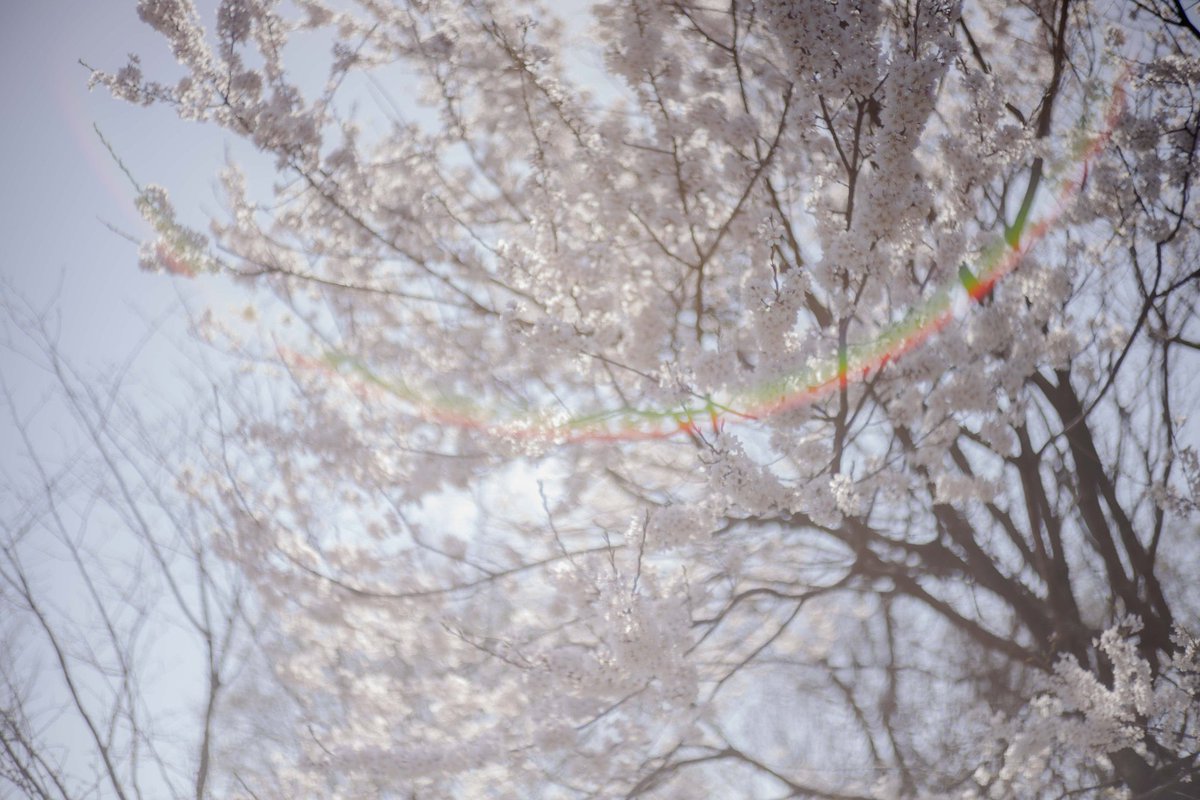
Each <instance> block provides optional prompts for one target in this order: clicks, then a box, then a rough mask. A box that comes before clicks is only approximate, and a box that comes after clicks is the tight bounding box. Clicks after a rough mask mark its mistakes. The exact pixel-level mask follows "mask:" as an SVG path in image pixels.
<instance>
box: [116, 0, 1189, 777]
mask: <svg viewBox="0 0 1200 800" xmlns="http://www.w3.org/2000/svg"><path fill="white" fill-rule="evenodd" d="M138 12H139V14H140V15H141V17H142V19H143V20H144V21H145V22H146V23H148V24H149V25H151V26H152V27H154V28H155V29H156V30H158V31H159V32H160V33H161V34H162V35H163V36H164V37H165V39H166V41H167V42H168V44H169V46H170V48H171V49H172V51H173V53H174V55H175V57H176V58H177V60H178V61H179V63H180V65H181V67H182V76H181V77H178V79H174V78H170V77H167V76H149V77H147V76H145V75H143V72H142V69H141V66H140V63H139V61H138V60H137V59H136V58H134V59H131V61H130V62H129V64H128V65H126V66H125V67H124V68H122V69H120V70H118V71H115V72H96V73H94V76H93V80H94V81H95V83H96V84H98V85H101V86H103V87H106V88H107V89H108V90H110V91H111V92H112V93H113V94H114V95H116V96H117V97H120V98H123V99H125V100H128V101H131V102H135V103H144V104H160V105H168V106H170V107H172V108H173V109H175V110H176V111H177V112H178V114H179V116H180V117H181V118H182V119H185V120H196V121H203V122H204V123H207V124H211V125H217V126H220V127H221V128H223V129H224V130H226V131H228V132H229V133H230V134H231V135H233V136H236V137H241V138H244V139H246V140H247V141H249V142H251V143H253V144H254V145H255V146H256V147H257V148H258V149H259V150H261V151H262V152H263V153H264V154H265V155H266V156H267V158H268V160H269V161H270V163H271V164H272V165H273V168H274V169H275V170H276V172H277V176H278V179H277V182H276V185H275V186H273V187H264V186H258V185H255V184H254V182H253V181H252V180H251V179H250V178H248V177H247V175H248V173H246V172H244V171H242V170H241V169H239V167H238V166H236V165H233V164H231V165H230V166H229V167H228V168H227V169H226V170H224V172H223V173H222V175H221V181H222V185H223V187H224V189H225V193H226V198H227V206H228V207H227V213H225V214H224V215H222V216H221V217H219V218H217V219H215V220H214V221H213V222H212V225H211V230H210V231H209V232H208V233H207V234H205V233H201V232H199V231H195V230H192V229H190V228H188V227H186V226H185V225H184V223H183V222H182V221H181V220H180V219H179V218H177V217H176V216H175V213H174V210H173V208H172V205H171V202H170V200H169V199H168V196H167V194H166V192H165V191H164V190H162V189H161V188H158V187H153V186H148V187H146V188H144V189H143V190H142V191H141V193H140V196H139V205H140V207H141V208H142V210H143V212H144V213H145V214H146V216H147V219H149V220H150V221H151V222H152V223H153V224H154V225H155V227H156V229H157V230H158V232H159V236H158V238H157V239H156V240H154V241H151V242H148V243H147V244H146V245H145V247H144V249H143V259H142V261H143V265H144V266H146V267H147V268H152V269H163V270H166V271H169V272H172V273H176V274H183V275H189V276H194V277H195V278H196V279H197V280H205V279H207V276H209V275H212V274H222V275H228V276H233V277H234V278H235V279H236V280H238V281H239V282H241V283H242V284H244V285H245V287H246V292H247V302H248V303H249V309H248V312H247V314H246V316H247V317H252V318H253V319H252V320H250V321H247V320H245V319H233V318H223V317H221V316H220V315H213V316H211V317H210V318H209V319H208V321H207V329H206V330H207V333H206V335H207V336H209V337H210V338H211V340H212V341H214V342H218V343H220V344H221V345H222V346H223V347H225V348H226V349H227V350H228V351H229V352H231V353H234V354H235V355H236V356H238V357H239V358H241V359H244V362H245V364H246V365H247V367H248V368H250V369H251V370H252V372H253V374H254V375H256V376H257V377H258V379H259V380H260V381H261V384H260V388H259V390H258V393H259V394H258V395H257V396H256V401H255V402H254V403H247V404H246V405H245V407H242V408H239V409H238V410H237V413H232V412H231V413H227V414H225V415H224V416H223V418H222V423H221V429H220V436H219V437H217V438H210V439H208V440H204V441H201V442H200V444H199V445H198V446H197V447H198V453H197V455H196V460H197V463H199V464H208V465H210V466H209V467H208V468H207V469H200V468H197V469H193V470H191V471H190V472H189V473H188V476H187V477H186V479H184V480H183V481H182V483H183V486H184V489H185V490H186V491H187V492H189V493H191V495H192V496H193V497H194V498H196V499H197V500H196V501H197V502H201V501H207V499H211V498H217V502H219V503H220V504H221V507H222V509H223V511H222V518H223V519H227V520H228V521H229V522H228V524H227V525H224V526H221V527H219V528H218V529H216V530H214V531H213V533H212V535H211V538H210V540H209V542H208V546H210V547H212V548H214V550H215V551H216V552H218V553H219V554H220V555H221V556H223V557H224V558H225V559H227V560H228V561H229V563H232V564H234V565H236V566H237V568H238V569H239V571H240V574H241V575H242V576H243V577H244V578H245V579H246V580H248V581H249V582H250V584H252V585H253V586H254V588H255V593H256V602H257V603H259V604H261V606H262V608H263V609H264V611H265V614H266V622H265V623H264V630H263V632H262V634H261V635H262V637H264V638H263V643H264V644H263V646H264V647H265V648H267V652H268V653H269V660H268V662H267V664H268V665H267V668H265V669H264V670H263V672H262V673H261V674H260V675H259V676H258V678H256V679H255V680H254V681H250V680H247V681H245V682H244V683H243V684H241V685H239V686H238V687H236V688H235V690H234V692H235V693H234V694H233V695H232V696H231V699H230V700H229V701H227V702H226V704H225V712H226V714H227V715H228V718H229V720H230V722H229V728H228V735H227V737H226V739H225V746H224V749H223V750H222V751H221V752H222V758H221V759H220V763H219V765H218V766H217V767H216V769H217V771H218V772H219V773H220V783H219V788H215V789H213V790H212V791H214V792H219V793H227V794H228V795H229V796H239V797H247V798H250V797H260V798H265V797H338V798H366V797H380V798H383V797H413V798H416V797H539V798H574V797H664V798H665V797H678V798H693V797H722V798H736V797H747V798H749V797H753V798H768V797H828V798H849V797H856V798H859V797H880V798H884V797H941V796H947V797H948V796H954V797H964V796H966V797H994V798H1000V797H1027V796H1044V797H1057V796H1061V797H1067V796H1094V797H1110V796H1111V797H1143V798H1149V797H1159V798H1166V797H1188V796H1194V793H1195V792H1196V791H1197V789H1196V788H1195V787H1196V785H1197V784H1196V783H1195V782H1193V779H1200V775H1197V773H1198V772H1200V744H1198V741H1197V737H1198V736H1200V725H1198V722H1197V714H1198V712H1200V708H1198V706H1197V692H1198V689H1200V683H1198V681H1200V653H1198V650H1197V639H1196V635H1197V633H1200V624H1198V623H1197V620H1198V619H1200V593H1198V592H1197V588H1196V587H1197V585H1200V583H1198V582H1197V581H1196V576H1197V575H1198V574H1200V563H1198V562H1200V539H1198V538H1197V536H1198V534H1200V527H1198V525H1197V510H1198V507H1197V497H1200V463H1198V460H1197V439H1196V421H1195V419H1194V418H1193V417H1194V412H1195V411H1196V408H1195V405H1196V400H1195V398H1196V396H1197V392H1196V388H1197V387H1196V384H1195V381H1196V378H1195V375H1196V367H1197V351H1198V350H1200V323H1198V322H1197V320H1198V316H1197V314H1196V310H1197V303H1198V301H1200V292H1198V286H1200V270H1198V269H1197V264H1198V263H1200V229H1198V228H1197V224H1196V220H1197V219H1200V209H1198V208H1197V203H1196V200H1195V198H1194V196H1193V192H1192V189H1193V180H1194V178H1195V176H1196V174H1197V162H1196V159H1197V136H1198V133H1200V100H1198V98H1197V97H1196V93H1195V87H1196V86H1198V85H1200V31H1198V30H1197V19H1198V17H1197V11H1196V9H1195V8H1194V7H1189V6H1188V4H1187V3H1186V2H1178V0H1176V1H1175V2H1168V0H1145V2H1135V3H1130V4H1101V3H1084V2H1079V1H1078V0H1028V1H1026V2H1019V3H1007V4H1001V3H961V4H960V3H955V2H941V1H939V0H932V1H930V0H895V2H880V3H871V2H855V1H854V0H845V1H843V2H829V1H828V0H757V1H756V0H740V1H739V0H731V2H728V3H725V2H713V3H708V2H694V3H693V2H677V1H676V2H668V1H666V0H626V1H625V2H603V3H596V4H595V5H594V6H593V7H591V8H590V15H591V16H590V18H589V20H590V21H589V22H588V23H587V24H586V25H583V24H581V23H580V20H579V19H577V18H576V17H575V16H572V15H574V14H575V13H576V12H572V15H568V16H567V17H560V16H556V14H555V13H554V10H553V9H552V8H549V7H545V6H543V5H541V4H539V3H536V2H524V1H523V0H505V1H504V2H499V1H498V0H495V1H494V0H467V1H466V2H463V0H454V2H447V1H446V0H408V1H407V2H404V1H403V0H397V1H396V2H383V1H382V0H356V1H355V2H345V3H334V2H330V1H327V0H293V2H291V3H279V2H274V1H273V0H222V2H221V3H220V4H219V6H218V7H217V9H216V13H215V16H214V17H213V18H212V19H206V18H205V17H203V16H202V15H201V13H200V12H198V11H197V10H196V9H195V8H194V7H193V6H192V4H191V2H189V0H142V1H141V2H139V3H138ZM578 13H579V14H582V13H583V12H582V11H581V12H578ZM317 54H320V55H319V56H318V55H317ZM319 59H323V60H320V62H319V68H318V67H316V66H315V65H314V62H315V61H318V60H319ZM314 74H318V75H320V77H319V78H318V79H317V80H315V81H314V80H312V75H314ZM305 76H307V77H305ZM268 190H269V191H268ZM255 730H259V731H262V732H265V733H269V734H270V735H269V736H265V737H258V736H255V735H253V732H254V731H255Z"/></svg>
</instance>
